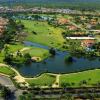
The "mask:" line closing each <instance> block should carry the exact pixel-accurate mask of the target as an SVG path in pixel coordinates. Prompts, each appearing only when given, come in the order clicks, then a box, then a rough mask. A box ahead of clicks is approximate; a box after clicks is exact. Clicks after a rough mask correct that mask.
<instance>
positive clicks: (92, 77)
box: [60, 69, 100, 87]
mask: <svg viewBox="0 0 100 100" xmlns="http://www.w3.org/2000/svg"><path fill="white" fill-rule="evenodd" d="M99 74H100V69H96V70H90V71H84V72H79V73H71V74H64V75H61V76H60V85H61V84H62V83H65V84H66V83H69V84H70V86H72V87H79V86H80V85H79V84H80V83H81V82H82V81H86V84H84V85H83V86H85V85H86V86H92V85H93V84H97V83H99V82H100V78H99ZM73 83H74V85H72V84H73Z"/></svg>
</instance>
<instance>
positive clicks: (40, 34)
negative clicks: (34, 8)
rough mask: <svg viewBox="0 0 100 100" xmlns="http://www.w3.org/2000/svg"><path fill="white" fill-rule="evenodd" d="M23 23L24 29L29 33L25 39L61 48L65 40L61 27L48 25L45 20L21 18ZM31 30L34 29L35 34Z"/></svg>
mask: <svg viewBox="0 0 100 100" xmlns="http://www.w3.org/2000/svg"><path fill="white" fill-rule="evenodd" d="M21 22H22V23H23V24H24V25H25V28H26V29H25V31H27V32H28V33H29V35H28V37H27V40H28V41H32V42H36V43H40V44H43V45H47V46H51V47H56V48H61V46H62V44H63V42H64V41H65V40H64V38H63V37H62V35H61V33H62V32H63V31H64V30H63V29H61V28H54V27H52V26H50V25H48V23H47V22H41V21H40V22H39V21H29V20H21ZM32 31H35V32H36V33H37V35H34V34H33V33H32Z"/></svg>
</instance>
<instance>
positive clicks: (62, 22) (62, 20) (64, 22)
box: [57, 18, 69, 25]
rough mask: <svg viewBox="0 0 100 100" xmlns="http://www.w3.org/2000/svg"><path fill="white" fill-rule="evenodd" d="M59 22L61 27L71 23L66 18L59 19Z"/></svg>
mask: <svg viewBox="0 0 100 100" xmlns="http://www.w3.org/2000/svg"><path fill="white" fill-rule="evenodd" d="M57 20H58V24H61V25H63V24H67V23H69V20H68V19H66V18H59V19H57Z"/></svg>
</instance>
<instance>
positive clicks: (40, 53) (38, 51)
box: [24, 47, 50, 60]
mask: <svg viewBox="0 0 100 100" xmlns="http://www.w3.org/2000/svg"><path fill="white" fill-rule="evenodd" d="M24 53H29V54H30V55H31V56H32V57H34V56H35V57H41V59H42V60H43V59H45V58H47V57H48V56H49V55H50V54H49V51H48V50H45V49H42V48H36V47H31V48H30V49H29V50H26V51H25V52H24Z"/></svg>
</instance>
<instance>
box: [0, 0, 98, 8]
mask: <svg viewBox="0 0 100 100" xmlns="http://www.w3.org/2000/svg"><path fill="white" fill-rule="evenodd" d="M0 1H1V4H3V5H9V6H11V4H13V5H12V6H15V5H23V6H24V7H33V6H42V7H63V8H64V7H65V8H72V9H73V8H78V9H79V8H81V9H82V8H87V9H92V8H93V9H95V8H100V1H99V0H59V1H58V0H17V2H15V0H11V1H10V2H9V0H5V1H4V0H0Z"/></svg>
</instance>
